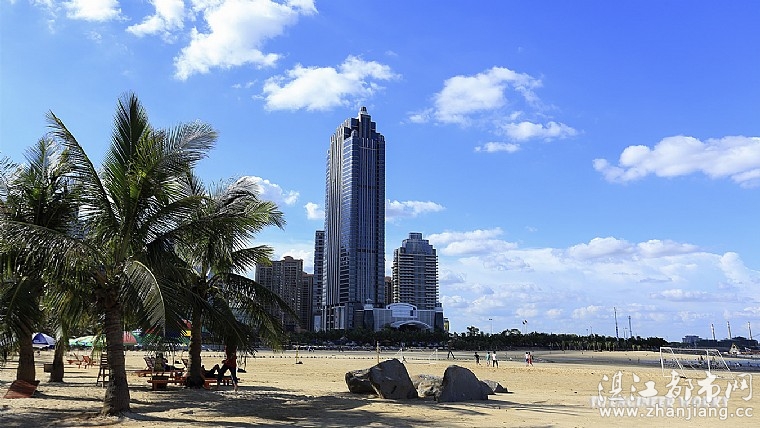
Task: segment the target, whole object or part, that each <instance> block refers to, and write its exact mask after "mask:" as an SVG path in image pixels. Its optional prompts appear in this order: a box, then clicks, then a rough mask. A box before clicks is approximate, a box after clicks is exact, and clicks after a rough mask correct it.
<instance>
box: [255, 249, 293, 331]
mask: <svg viewBox="0 0 760 428" xmlns="http://www.w3.org/2000/svg"><path fill="white" fill-rule="evenodd" d="M304 275H305V274H304V272H303V260H300V259H294V258H293V257H290V256H285V257H284V258H283V259H282V260H280V261H272V264H271V265H269V266H263V265H256V277H255V278H256V282H258V283H259V284H261V285H263V286H264V287H266V288H268V289H269V290H271V291H272V292H274V293H275V294H277V295H278V296H280V298H281V299H282V300H284V301H285V302H287V304H288V306H290V308H291V309H293V311H295V312H296V314H300V313H301V307H302V300H301V298H302V291H301V290H302V288H303V286H304V279H303V276H304ZM270 311H272V314H273V315H274V316H276V317H278V318H279V319H280V320H281V321H282V325H283V326H284V327H285V330H287V331H294V330H296V329H297V328H301V322H300V320H297V319H295V318H294V317H292V316H290V315H288V314H286V313H285V312H283V311H281V310H279V309H278V308H270ZM299 316H300V315H299Z"/></svg>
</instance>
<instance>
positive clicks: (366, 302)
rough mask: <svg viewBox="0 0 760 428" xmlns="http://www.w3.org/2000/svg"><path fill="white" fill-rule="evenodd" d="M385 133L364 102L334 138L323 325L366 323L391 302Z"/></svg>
mask: <svg viewBox="0 0 760 428" xmlns="http://www.w3.org/2000/svg"><path fill="white" fill-rule="evenodd" d="M384 255H385V137H383V135H382V134H380V133H378V132H377V130H376V127H375V122H373V121H372V120H371V117H370V115H369V114H368V113H367V108H366V107H362V108H361V110H359V114H358V116H357V117H355V118H350V119H347V120H346V121H344V122H343V123H342V124H341V125H340V126H339V127H338V129H337V130H336V131H335V133H334V134H333V135H332V137H331V138H330V148H329V150H328V152H327V180H326V189H325V255H324V275H323V283H322V287H323V291H322V296H323V301H322V320H321V322H322V326H323V327H324V328H325V329H327V330H335V329H353V328H355V327H357V326H361V324H362V322H363V319H362V316H363V311H364V308H365V307H379V306H382V305H383V304H384V302H385V301H386V296H385V287H384V278H385V257H384Z"/></svg>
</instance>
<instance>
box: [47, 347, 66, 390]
mask: <svg viewBox="0 0 760 428" xmlns="http://www.w3.org/2000/svg"><path fill="white" fill-rule="evenodd" d="M67 347H68V343H65V338H64V337H61V338H59V339H58V341H57V342H56V343H55V354H53V370H51V371H50V379H49V381H50V382H63V354H64V353H65V352H66V348H67Z"/></svg>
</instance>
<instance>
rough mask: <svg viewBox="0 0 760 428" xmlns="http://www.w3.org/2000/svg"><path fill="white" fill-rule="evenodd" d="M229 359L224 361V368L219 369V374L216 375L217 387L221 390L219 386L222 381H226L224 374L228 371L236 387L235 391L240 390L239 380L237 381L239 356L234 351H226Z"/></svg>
mask: <svg viewBox="0 0 760 428" xmlns="http://www.w3.org/2000/svg"><path fill="white" fill-rule="evenodd" d="M225 352H226V354H227V357H226V358H225V359H224V361H222V367H221V368H220V369H219V372H218V373H217V375H216V387H217V388H219V385H220V384H221V383H222V379H224V374H225V373H226V372H227V370H229V371H230V377H231V378H232V386H233V387H234V389H235V391H237V389H238V379H237V354H236V353H235V352H234V351H230V350H225Z"/></svg>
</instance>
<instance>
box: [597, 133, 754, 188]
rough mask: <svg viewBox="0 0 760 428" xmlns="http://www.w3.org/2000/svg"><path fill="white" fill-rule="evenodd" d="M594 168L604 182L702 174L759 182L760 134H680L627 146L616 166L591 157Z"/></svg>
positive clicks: (749, 183)
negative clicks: (702, 138)
mask: <svg viewBox="0 0 760 428" xmlns="http://www.w3.org/2000/svg"><path fill="white" fill-rule="evenodd" d="M593 165H594V169H595V170H597V171H599V172H600V173H601V174H602V175H603V176H604V178H605V179H606V180H607V181H610V182H613V183H626V182H630V181H635V180H640V179H642V178H644V177H647V176H648V175H655V176H657V177H668V178H670V177H680V176H686V175H691V174H695V173H700V172H701V173H702V174H704V175H706V176H707V177H709V178H711V179H722V178H729V179H731V180H732V181H734V182H735V183H737V184H739V185H740V186H742V187H747V188H749V187H756V186H758V185H760V137H743V136H729V137H723V138H718V139H708V140H706V141H700V140H699V139H697V138H694V137H687V136H683V135H679V136H674V137H667V138H664V139H662V140H661V141H660V142H659V143H657V144H656V145H655V146H654V147H653V148H650V147H647V146H629V147H626V148H625V149H624V150H623V152H622V153H621V154H620V158H619V159H618V164H617V166H615V165H612V164H610V162H608V161H607V160H606V159H594V162H593Z"/></svg>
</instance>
